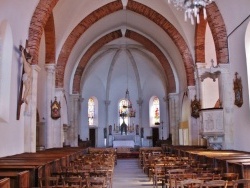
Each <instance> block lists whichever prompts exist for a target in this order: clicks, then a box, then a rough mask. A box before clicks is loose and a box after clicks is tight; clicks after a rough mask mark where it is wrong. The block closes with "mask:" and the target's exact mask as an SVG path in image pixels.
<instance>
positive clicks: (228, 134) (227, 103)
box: [219, 64, 234, 149]
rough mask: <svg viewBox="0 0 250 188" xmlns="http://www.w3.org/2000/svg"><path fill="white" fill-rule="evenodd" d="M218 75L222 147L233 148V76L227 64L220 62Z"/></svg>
mask: <svg viewBox="0 0 250 188" xmlns="http://www.w3.org/2000/svg"><path fill="white" fill-rule="evenodd" d="M219 69H220V72H221V74H220V76H219V91H220V99H221V100H222V101H221V102H222V106H223V115H224V117H223V122H224V130H225V137H224V141H225V143H224V148H223V149H233V146H234V135H233V120H232V117H233V108H234V93H233V77H232V76H231V74H230V72H229V70H230V65H229V64H220V65H219Z"/></svg>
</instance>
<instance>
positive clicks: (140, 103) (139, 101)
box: [136, 98, 143, 106]
mask: <svg viewBox="0 0 250 188" xmlns="http://www.w3.org/2000/svg"><path fill="white" fill-rule="evenodd" d="M136 102H137V104H138V105H139V106H141V105H142V103H143V100H142V99H141V98H139V99H138V100H137V101H136Z"/></svg>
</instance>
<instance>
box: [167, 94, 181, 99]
mask: <svg viewBox="0 0 250 188" xmlns="http://www.w3.org/2000/svg"><path fill="white" fill-rule="evenodd" d="M178 97H179V95H178V93H169V94H168V100H173V99H176V98H178Z"/></svg>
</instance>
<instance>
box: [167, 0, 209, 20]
mask: <svg viewBox="0 0 250 188" xmlns="http://www.w3.org/2000/svg"><path fill="white" fill-rule="evenodd" d="M213 1H214V0H168V3H172V4H173V5H174V6H175V7H176V8H177V10H184V11H185V13H184V14H185V21H187V18H189V19H191V23H192V24H194V19H195V18H196V22H197V23H200V16H199V12H200V10H201V9H203V16H204V19H207V12H206V6H207V5H209V4H210V3H212V2H213Z"/></svg>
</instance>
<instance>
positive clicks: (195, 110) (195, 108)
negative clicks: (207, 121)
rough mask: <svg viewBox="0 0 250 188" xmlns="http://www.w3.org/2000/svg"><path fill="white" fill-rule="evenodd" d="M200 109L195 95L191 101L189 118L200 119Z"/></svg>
mask: <svg viewBox="0 0 250 188" xmlns="http://www.w3.org/2000/svg"><path fill="white" fill-rule="evenodd" d="M200 109H201V104H200V100H197V98H196V95H195V96H194V100H191V116H192V117H194V118H198V117H200Z"/></svg>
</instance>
